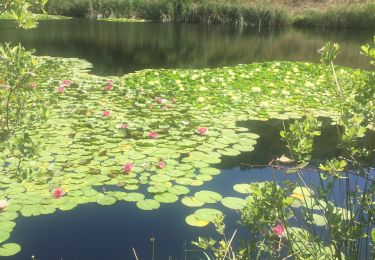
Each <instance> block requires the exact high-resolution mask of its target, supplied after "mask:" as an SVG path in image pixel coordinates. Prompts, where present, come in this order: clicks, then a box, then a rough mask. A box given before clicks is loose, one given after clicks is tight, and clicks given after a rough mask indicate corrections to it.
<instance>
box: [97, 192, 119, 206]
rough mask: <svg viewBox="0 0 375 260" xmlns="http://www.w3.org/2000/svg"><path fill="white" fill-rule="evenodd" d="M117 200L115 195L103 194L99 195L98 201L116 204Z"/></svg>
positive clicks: (105, 203) (104, 203)
mask: <svg viewBox="0 0 375 260" xmlns="http://www.w3.org/2000/svg"><path fill="white" fill-rule="evenodd" d="M116 201H117V199H116V198H114V197H111V196H105V195H103V196H99V198H98V199H97V201H96V202H97V203H98V204H100V205H104V206H108V205H112V204H115V203H116Z"/></svg>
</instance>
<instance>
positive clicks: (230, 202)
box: [221, 197, 246, 209]
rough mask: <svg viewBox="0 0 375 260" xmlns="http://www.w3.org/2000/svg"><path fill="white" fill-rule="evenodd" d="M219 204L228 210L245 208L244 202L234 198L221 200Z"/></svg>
mask: <svg viewBox="0 0 375 260" xmlns="http://www.w3.org/2000/svg"><path fill="white" fill-rule="evenodd" d="M221 204H223V205H224V206H225V207H227V208H230V209H243V208H244V207H245V206H246V201H245V200H244V199H241V198H236V197H226V198H223V199H222V200H221Z"/></svg>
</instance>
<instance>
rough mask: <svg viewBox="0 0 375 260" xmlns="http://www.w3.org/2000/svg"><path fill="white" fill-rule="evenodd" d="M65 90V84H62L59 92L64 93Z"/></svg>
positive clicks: (58, 89)
mask: <svg viewBox="0 0 375 260" xmlns="http://www.w3.org/2000/svg"><path fill="white" fill-rule="evenodd" d="M64 91H65V87H64V86H60V87H58V88H57V92H58V93H63V92H64Z"/></svg>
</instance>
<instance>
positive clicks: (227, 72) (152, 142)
mask: <svg viewBox="0 0 375 260" xmlns="http://www.w3.org/2000/svg"><path fill="white" fill-rule="evenodd" d="M35 59H36V58H35ZM50 59H51V60H54V63H53V64H57V65H54V66H56V67H54V68H56V69H54V70H53V71H51V70H49V72H48V73H46V72H45V71H44V70H43V71H41V73H40V74H36V75H35V77H34V78H33V79H32V81H35V82H37V83H38V87H37V88H36V89H35V90H33V91H37V92H38V94H39V95H40V96H41V97H42V98H43V100H47V101H48V115H47V116H46V117H45V118H44V120H40V121H38V120H36V121H33V126H32V127H30V128H29V129H28V131H27V134H26V133H24V134H23V135H20V136H19V137H18V139H17V140H18V141H17V142H16V143H15V145H16V146H17V149H18V150H19V151H21V152H20V153H17V154H18V155H19V157H15V156H14V154H15V153H12V152H10V148H11V147H9V146H8V145H7V146H6V147H4V148H3V149H2V150H1V151H0V152H1V153H0V154H1V157H0V160H1V161H0V171H1V172H2V174H1V175H0V188H1V189H0V197H1V198H4V199H7V200H8V201H9V202H10V205H9V206H8V207H7V208H6V210H5V211H4V212H12V219H11V220H9V219H7V220H5V219H2V218H1V214H2V213H0V227H1V228H2V230H6V234H7V235H10V234H11V232H12V230H13V229H14V226H15V222H14V220H15V219H16V218H17V216H18V215H19V214H20V215H22V216H25V217H29V216H38V215H41V214H52V213H53V212H55V211H56V210H72V209H74V208H75V207H77V206H78V205H80V204H86V203H98V204H100V205H104V206H108V205H112V204H114V203H116V202H117V201H125V202H126V203H134V204H135V205H136V206H137V207H138V208H139V209H141V210H156V209H157V208H159V207H162V206H163V203H175V202H177V201H181V203H183V204H184V205H186V206H188V207H191V209H192V212H191V214H190V216H189V217H187V218H186V221H187V223H189V224H192V225H196V226H204V225H209V224H210V223H213V222H214V219H215V216H216V215H222V214H223V213H222V212H220V211H219V210H217V209H216V208H215V207H216V206H217V205H223V206H225V207H227V208H229V209H236V210H240V209H243V208H244V207H245V206H246V205H247V204H246V197H247V196H249V194H248V191H249V187H248V186H246V185H236V186H235V189H236V190H238V191H241V192H242V193H239V196H238V197H224V198H223V196H222V195H221V194H219V193H218V192H217V191H213V190H198V191H194V192H191V189H192V188H194V187H198V186H201V185H203V184H204V183H205V182H208V181H210V180H212V179H213V178H215V176H216V175H218V174H220V173H221V171H220V170H219V169H218V168H217V164H218V163H220V162H221V161H222V157H224V156H236V155H239V154H241V153H242V152H246V151H252V150H254V146H255V145H256V143H257V139H258V138H259V136H258V135H257V134H254V133H252V132H251V129H248V128H245V127H239V126H238V125H237V123H238V122H239V121H246V120H259V121H262V120H268V119H270V118H278V119H290V118H293V119H298V118H301V117H303V116H304V115H305V114H306V111H309V113H310V114H312V115H314V116H316V117H317V116H323V117H330V118H331V119H332V120H334V121H335V122H338V119H339V115H340V113H341V109H340V103H339V102H338V100H337V99H333V98H332V96H334V95H335V93H336V91H335V89H332V88H331V87H329V88H327V86H331V85H330V84H329V82H330V79H327V78H326V69H325V67H324V66H321V65H316V64H309V63H292V62H267V63H253V64H249V65H238V66H234V67H228V68H218V69H201V70H143V71H139V72H136V73H133V74H128V75H125V76H123V77H118V78H115V77H114V78H113V79H111V80H114V81H115V82H116V88H113V89H112V90H111V91H110V93H108V92H105V91H104V93H103V86H105V84H106V83H108V82H107V80H108V79H106V78H103V77H99V76H95V75H90V74H88V73H87V70H88V68H89V67H90V66H91V65H90V64H88V63H87V62H85V61H82V60H79V59H52V58H47V57H43V58H40V60H50ZM352 72H353V70H351V69H347V68H340V69H339V70H338V71H337V75H338V77H343V78H345V81H346V82H348V83H350V82H354V81H355V80H357V79H358V78H357V76H353V74H352ZM356 75H357V74H356ZM367 76H368V73H367V72H362V71H361V72H358V77H359V78H363V79H366V78H367ZM63 79H69V80H70V83H69V84H68V82H65V83H64V80H63ZM297 79H298V80H297ZM103 82H104V84H103ZM112 84H113V82H112ZM328 84H329V85H328ZM60 85H64V87H66V86H67V85H69V86H68V87H66V91H65V92H64V93H60V94H58V95H57V94H56V92H55V87H53V86H60ZM27 86H28V88H29V89H31V88H30V87H29V83H28V84H27ZM98 86H102V87H98ZM306 89H308V91H306ZM342 89H343V91H345V92H350V91H352V89H351V88H350V87H349V86H348V85H343V86H342ZM275 95H276V96H278V98H277V99H275V98H274V97H275ZM157 97H159V99H157ZM158 100H159V102H158ZM173 100H175V102H174V101H173ZM177 101H178V102H177ZM2 104H3V103H2ZM322 104H323V105H322ZM164 105H168V106H169V107H170V108H169V109H166V110H164V109H163V106H164ZM150 107H151V108H152V109H150ZM103 112H111V113H105V114H103ZM109 115H110V117H109V118H107V117H108V116H109ZM103 116H104V118H105V119H103ZM129 126H130V127H129ZM200 128H201V130H199V129H200ZM296 129H297V127H296ZM152 132H155V133H157V135H158V138H150V137H149V136H148V133H152ZM153 136H154V134H153ZM288 136H289V135H288ZM290 136H291V138H292V137H293V136H296V135H290ZM291 143H295V142H291ZM297 143H298V142H297ZM161 158H162V161H163V162H164V163H165V164H163V167H160V166H161V165H162V164H161V163H160V161H161ZM297 158H298V156H297ZM19 159H22V161H21V164H20V163H19V161H20V160H19ZM281 160H283V159H280V161H281ZM135 166H136V167H135ZM23 169H30V170H26V171H24V170H23ZM21 170H22V174H18V173H19V172H20V171H21ZM103 185H110V186H111V185H116V186H117V187H120V188H121V190H118V191H106V190H104V191H102V189H100V187H101V186H103ZM57 187H59V188H61V189H63V190H64V191H68V192H67V193H66V194H65V195H64V196H62V197H61V198H59V199H54V198H53V196H51V190H53V189H55V188H57ZM98 188H99V189H98ZM250 190H251V189H250ZM137 191H139V192H137ZM141 191H142V192H141ZM296 192H298V191H296ZM241 194H243V196H242V197H241ZM291 194H295V195H293V196H294V197H298V196H300V194H298V193H291ZM287 195H288V196H289V195H290V194H287ZM273 199H275V198H274V197H273ZM290 201H291V200H287V202H288V203H289V202H290ZM259 202H262V200H259ZM207 205H208V206H207ZM201 207H204V208H201ZM270 216H271V215H270ZM7 218H8V217H7ZM273 220H274V221H273V222H272V225H271V226H270V227H274V226H275V225H277V224H283V225H284V226H285V228H286V230H287V229H288V226H287V225H286V223H282V222H280V221H279V220H278V219H276V218H274V219H273ZM4 242H5V241H4ZM0 243H2V242H0Z"/></svg>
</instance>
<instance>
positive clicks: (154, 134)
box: [148, 131, 158, 139]
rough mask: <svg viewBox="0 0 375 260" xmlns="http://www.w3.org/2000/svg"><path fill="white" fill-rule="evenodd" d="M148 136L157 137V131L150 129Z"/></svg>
mask: <svg viewBox="0 0 375 260" xmlns="http://www.w3.org/2000/svg"><path fill="white" fill-rule="evenodd" d="M148 137H150V138H153V139H156V138H158V133H156V132H155V131H151V132H149V133H148Z"/></svg>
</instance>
